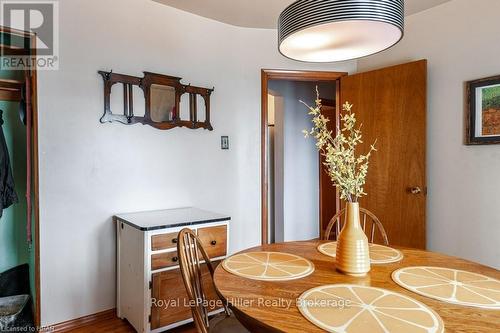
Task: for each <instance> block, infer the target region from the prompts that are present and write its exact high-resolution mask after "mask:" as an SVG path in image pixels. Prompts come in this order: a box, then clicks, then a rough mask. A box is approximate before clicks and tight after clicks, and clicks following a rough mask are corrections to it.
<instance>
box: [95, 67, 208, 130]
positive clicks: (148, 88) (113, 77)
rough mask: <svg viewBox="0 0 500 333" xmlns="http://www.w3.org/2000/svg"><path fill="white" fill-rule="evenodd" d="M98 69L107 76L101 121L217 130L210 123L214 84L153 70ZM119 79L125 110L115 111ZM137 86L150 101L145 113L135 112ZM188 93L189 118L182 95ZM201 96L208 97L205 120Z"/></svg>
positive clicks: (104, 78) (105, 78)
mask: <svg viewBox="0 0 500 333" xmlns="http://www.w3.org/2000/svg"><path fill="white" fill-rule="evenodd" d="M98 73H99V74H100V75H101V76H102V78H103V80H104V114H103V116H102V117H101V120H100V121H101V123H106V122H119V123H122V124H126V125H133V124H137V123H139V124H143V125H149V126H153V127H155V128H158V129H162V130H167V129H172V128H175V127H187V128H191V129H197V128H204V129H207V130H209V131H211V130H213V127H212V125H211V123H210V95H211V94H212V92H213V91H214V88H212V89H208V88H201V87H195V86H192V85H185V84H182V83H181V82H180V81H181V78H179V77H175V76H169V75H162V74H156V73H151V72H144V77H142V78H140V77H135V76H130V75H124V74H118V73H113V71H110V72H105V71H99V72H98ZM117 83H121V84H122V85H123V114H118V113H113V112H112V110H111V88H112V87H113V85H115V84H117ZM134 86H137V87H139V88H141V89H142V91H143V93H144V99H145V103H146V105H145V113H144V116H137V115H135V114H134V93H133V87H134ZM186 93H187V94H189V119H181V116H180V101H181V96H182V95H183V94H186ZM198 96H200V97H201V98H203V100H204V105H205V120H204V121H199V119H200V117H199V114H198V113H199V112H200V110H198V107H197V98H198Z"/></svg>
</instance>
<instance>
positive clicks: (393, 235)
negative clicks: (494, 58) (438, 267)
mask: <svg viewBox="0 0 500 333" xmlns="http://www.w3.org/2000/svg"><path fill="white" fill-rule="evenodd" d="M426 77H427V61H426V60H421V61H416V62H412V63H407V64H403V65H398V66H393V67H388V68H383V69H379V70H375V71H371V72H366V73H359V74H355V75H350V76H346V77H342V78H341V79H340V96H341V99H340V101H341V103H342V104H343V103H344V102H345V101H349V103H351V104H353V105H354V107H353V112H354V113H355V114H356V117H357V119H358V123H362V124H363V127H362V131H363V138H364V144H363V146H362V147H361V148H360V150H359V151H361V152H366V150H367V149H368V146H369V145H370V144H371V143H372V142H373V141H375V139H377V140H378V142H377V149H378V151H377V152H375V153H374V154H373V155H372V159H371V160H370V166H369V170H368V178H367V183H366V186H365V192H366V193H368V196H366V197H363V198H362V199H361V200H360V205H361V207H364V208H366V209H368V210H370V211H372V212H373V213H374V214H375V215H376V216H377V217H378V218H379V219H380V221H381V222H382V224H383V225H384V227H385V229H386V231H387V234H388V237H389V242H390V244H393V245H401V246H408V247H415V248H422V249H423V248H425V244H426V238H425V201H426V176H425V165H426V163H425V146H426V144H425V143H426V140H425V138H426V133H425V132H426V95H427V94H426V80H427V79H426Z"/></svg>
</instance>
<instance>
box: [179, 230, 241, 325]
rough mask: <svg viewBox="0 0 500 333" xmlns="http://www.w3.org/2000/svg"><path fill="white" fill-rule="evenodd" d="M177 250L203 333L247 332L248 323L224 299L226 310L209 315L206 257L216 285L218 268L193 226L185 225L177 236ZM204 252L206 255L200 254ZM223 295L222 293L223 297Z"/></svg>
mask: <svg viewBox="0 0 500 333" xmlns="http://www.w3.org/2000/svg"><path fill="white" fill-rule="evenodd" d="M177 254H178V257H179V264H180V270H181V275H182V279H183V281H184V286H185V287H186V292H187V295H188V298H189V300H190V301H191V302H190V304H191V313H192V315H193V320H194V322H195V324H196V328H197V330H198V332H200V333H214V332H216V333H233V332H234V333H238V332H242V333H247V332H248V331H247V330H246V329H245V327H244V326H243V325H242V324H241V323H240V322H239V321H238V320H237V319H236V318H235V317H234V316H233V315H231V313H230V311H229V309H228V307H227V305H226V304H225V302H222V303H223V306H224V312H223V313H222V314H219V315H217V316H215V317H213V318H211V319H209V318H208V309H207V307H206V306H205V305H206V302H205V301H206V296H205V295H206V294H205V291H204V290H203V281H202V271H201V265H202V261H204V262H205V264H206V265H207V267H208V270H209V271H210V275H211V280H212V287H213V288H214V289H215V290H217V289H216V288H215V285H214V283H213V277H214V268H213V266H212V262H211V261H210V259H209V258H208V255H207V252H206V251H205V249H204V248H203V246H202V245H201V242H200V239H199V238H198V236H196V234H195V233H194V232H193V231H192V230H191V229H189V228H184V229H182V230H181V231H180V232H179V235H178V238H177ZM200 255H201V257H202V258H200ZM200 259H201V260H200ZM219 298H220V297H219Z"/></svg>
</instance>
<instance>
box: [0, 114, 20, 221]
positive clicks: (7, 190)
mask: <svg viewBox="0 0 500 333" xmlns="http://www.w3.org/2000/svg"><path fill="white" fill-rule="evenodd" d="M2 116H3V111H2V110H0V217H2V213H3V210H4V209H5V208H7V207H10V206H11V205H12V204H15V203H17V202H18V198H17V194H16V190H15V187H14V177H13V175H12V170H11V167H10V159H9V151H8V150H7V143H6V142H5V136H4V134H3V127H2V126H3V118H2Z"/></svg>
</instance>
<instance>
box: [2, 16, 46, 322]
mask: <svg viewBox="0 0 500 333" xmlns="http://www.w3.org/2000/svg"><path fill="white" fill-rule="evenodd" d="M0 32H1V33H8V34H12V35H21V36H24V37H25V38H29V41H30V47H31V50H32V52H31V56H33V57H36V51H35V50H36V34H34V33H33V32H27V31H21V30H17V29H12V28H9V27H5V26H1V25H0ZM0 49H1V50H2V51H3V52H6V54H12V55H26V51H25V49H17V48H9V47H8V46H7V45H0ZM28 54H29V53H28ZM30 74H31V75H30V81H31V82H30V87H31V110H32V130H31V131H32V133H31V134H32V147H31V148H32V149H31V150H32V151H31V158H32V172H33V174H32V181H33V183H32V184H33V215H34V218H33V224H34V228H35V234H34V237H33V241H34V243H35V244H34V249H35V289H36V290H35V298H36V299H35V300H34V302H35V312H34V321H35V327H41V290H40V287H41V284H40V206H39V194H40V191H39V188H40V179H39V159H38V95H37V91H38V89H37V82H38V80H37V70H36V67H32V68H31V69H30Z"/></svg>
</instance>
